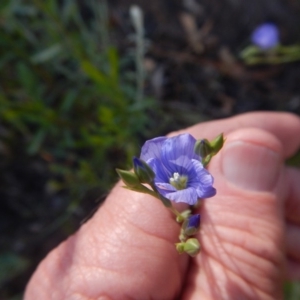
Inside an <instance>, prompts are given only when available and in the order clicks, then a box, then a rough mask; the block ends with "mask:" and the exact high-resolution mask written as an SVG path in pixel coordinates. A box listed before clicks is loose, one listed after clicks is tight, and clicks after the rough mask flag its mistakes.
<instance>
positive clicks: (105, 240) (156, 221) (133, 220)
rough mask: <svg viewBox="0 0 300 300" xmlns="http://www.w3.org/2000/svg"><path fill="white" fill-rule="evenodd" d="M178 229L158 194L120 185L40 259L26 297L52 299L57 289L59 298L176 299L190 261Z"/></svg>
mask: <svg viewBox="0 0 300 300" xmlns="http://www.w3.org/2000/svg"><path fill="white" fill-rule="evenodd" d="M179 230H180V228H179V225H178V224H177V223H176V222H175V221H174V218H172V216H171V215H170V213H169V211H168V210H167V209H165V208H164V207H163V205H162V204H161V203H160V202H159V200H157V199H155V198H153V197H150V196H147V195H143V194H139V193H136V192H132V191H128V190H125V189H123V188H121V186H120V185H118V186H116V187H115V188H114V189H113V191H112V192H111V193H110V195H109V196H108V198H107V200H106V202H105V203H104V205H103V206H102V207H101V209H99V210H98V212H97V213H96V214H95V216H94V217H93V218H92V219H91V220H90V221H89V222H87V223H86V224H85V225H84V226H82V228H81V229H80V230H79V232H78V233H77V234H76V235H75V236H73V237H71V238H70V239H69V240H68V241H66V242H65V243H64V244H62V245H60V247H58V248H57V249H56V250H55V251H53V252H52V253H51V254H50V255H49V257H48V258H46V260H45V261H44V262H43V263H42V264H41V265H40V267H39V269H38V270H37V272H36V273H35V275H34V276H33V278H32V279H31V282H30V284H29V286H28V288H27V293H26V296H27V298H26V297H25V299H49V297H48V296H49V291H53V290H55V291H56V293H57V295H59V296H58V297H57V298H55V299H73V298H72V297H74V299H77V298H76V297H75V295H84V296H85V297H86V299H98V298H100V297H101V296H106V297H107V299H125V298H126V299H127V298H128V299H175V298H176V295H178V294H179V292H180V289H181V285H182V281H183V279H184V274H185V272H186V268H187V264H188V258H187V256H179V255H178V253H177V252H176V250H175V247H174V243H175V242H176V241H177V239H178V238H177V237H178V234H179ZM66 291H67V294H65V293H66ZM36 293H37V294H38V295H36ZM79 299H81V298H79ZM84 299H85V298H84ZM105 299H106V298H105Z"/></svg>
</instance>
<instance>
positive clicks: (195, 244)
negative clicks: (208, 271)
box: [183, 238, 200, 257]
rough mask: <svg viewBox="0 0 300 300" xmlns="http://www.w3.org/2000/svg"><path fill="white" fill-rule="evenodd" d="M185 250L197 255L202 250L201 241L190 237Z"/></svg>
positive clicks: (189, 253) (185, 244) (191, 254)
mask: <svg viewBox="0 0 300 300" xmlns="http://www.w3.org/2000/svg"><path fill="white" fill-rule="evenodd" d="M183 251H184V252H186V253H187V254H188V255H190V256H192V257H194V256H196V255H197V254H198V253H199V252H200V244H199V241H198V240H197V239H195V238H191V239H188V240H187V241H186V242H185V243H184V247H183Z"/></svg>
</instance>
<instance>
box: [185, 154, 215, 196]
mask: <svg viewBox="0 0 300 300" xmlns="http://www.w3.org/2000/svg"><path fill="white" fill-rule="evenodd" d="M192 164H193V167H194V172H195V173H196V176H195V175H192V174H191V173H192V172H190V174H191V175H190V176H189V179H190V180H189V182H188V187H192V188H194V189H196V192H197V195H198V198H209V197H212V196H214V195H215V194H216V189H215V188H214V187H213V186H212V185H213V183H214V178H213V176H212V175H211V174H210V173H209V172H208V171H207V170H206V169H205V168H203V165H202V164H201V163H200V162H199V161H197V160H195V159H193V160H192Z"/></svg>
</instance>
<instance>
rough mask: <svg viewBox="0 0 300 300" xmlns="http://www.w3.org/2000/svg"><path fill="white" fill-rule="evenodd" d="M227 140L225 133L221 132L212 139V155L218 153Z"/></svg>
mask: <svg viewBox="0 0 300 300" xmlns="http://www.w3.org/2000/svg"><path fill="white" fill-rule="evenodd" d="M224 142H225V139H224V136H223V133H221V134H219V135H218V136H217V137H215V138H214V139H213V140H212V141H210V142H209V143H210V146H211V148H212V149H213V151H212V153H211V154H212V155H216V154H217V153H218V152H219V151H220V150H221V149H222V147H223V145H224Z"/></svg>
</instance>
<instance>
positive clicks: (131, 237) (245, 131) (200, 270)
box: [25, 113, 300, 300]
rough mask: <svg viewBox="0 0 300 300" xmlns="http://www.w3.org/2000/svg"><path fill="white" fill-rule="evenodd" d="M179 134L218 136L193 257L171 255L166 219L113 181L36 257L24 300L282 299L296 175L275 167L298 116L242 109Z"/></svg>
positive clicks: (298, 194) (294, 242) (299, 201)
mask: <svg viewBox="0 0 300 300" xmlns="http://www.w3.org/2000/svg"><path fill="white" fill-rule="evenodd" d="M182 132H189V133H191V134H192V135H193V136H194V137H195V138H197V139H199V138H203V137H206V138H208V139H211V138H213V137H215V136H216V135H217V134H219V133H220V132H224V134H225V136H226V143H225V146H224V148H223V149H222V151H221V152H220V153H219V154H218V155H216V156H215V157H214V158H213V159H212V162H211V163H210V166H209V170H210V172H211V173H212V174H213V176H214V178H215V187H216V189H217V195H216V196H215V197H213V198H211V199H208V200H206V201H205V202H204V203H203V206H202V208H201V216H202V217H201V224H202V225H201V226H202V229H201V232H200V234H199V239H200V241H201V244H202V252H201V253H200V254H199V255H198V256H197V257H195V258H189V257H188V256H187V255H185V254H182V255H179V254H178V253H177V252H176V250H175V247H174V243H175V242H177V236H178V233H179V225H178V224H176V223H175V222H174V217H173V215H172V214H171V213H170V212H169V211H168V210H167V209H165V208H164V207H163V206H162V204H161V203H160V202H159V201H158V200H157V199H154V198H152V197H150V196H146V195H142V194H139V193H135V192H131V191H127V190H125V189H123V188H121V185H120V184H118V185H117V186H116V187H115V188H114V189H113V190H112V191H111V193H110V195H109V196H108V198H107V199H106V201H105V203H104V204H103V206H102V207H101V208H100V209H99V210H98V212H97V213H96V214H95V215H94V217H93V218H92V219H91V220H89V221H88V222H87V223H86V224H84V225H83V226H82V227H81V229H80V230H79V231H78V232H77V233H76V234H74V235H73V236H71V237H70V238H69V239H68V240H67V241H65V242H64V243H62V244H61V245H60V246H59V247H57V248H56V249H54V250H53V251H52V252H51V253H50V254H49V255H48V256H47V257H46V258H45V259H44V261H42V263H41V264H40V265H39V267H38V269H37V270H36V272H35V273H34V275H33V276H32V278H31V280H30V282H29V284H28V287H27V290H26V294H25V299H26V300H31V299H43V300H47V299H72V300H83V299H138V300H139V299H142V300H143V299H183V300H185V299H189V300H190V299H218V300H220V299H238V300H240V299H256V300H257V299H281V298H282V282H283V280H284V279H286V278H290V279H291V278H292V279H300V228H299V227H300V184H299V182H300V171H299V170H297V169H293V168H288V167H285V166H284V164H283V162H284V160H285V159H286V158H287V157H290V156H291V155H293V153H295V152H296V150H297V149H298V148H299V147H300V134H299V133H300V120H299V119H298V118H297V117H296V116H293V115H290V114H287V113H250V114H245V115H240V116H237V117H234V118H230V119H226V120H220V121H213V122H208V123H202V124H199V125H196V126H194V127H191V128H188V129H186V130H183V131H181V132H180V133H182ZM176 134H178V133H176ZM173 135H174V134H173Z"/></svg>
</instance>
